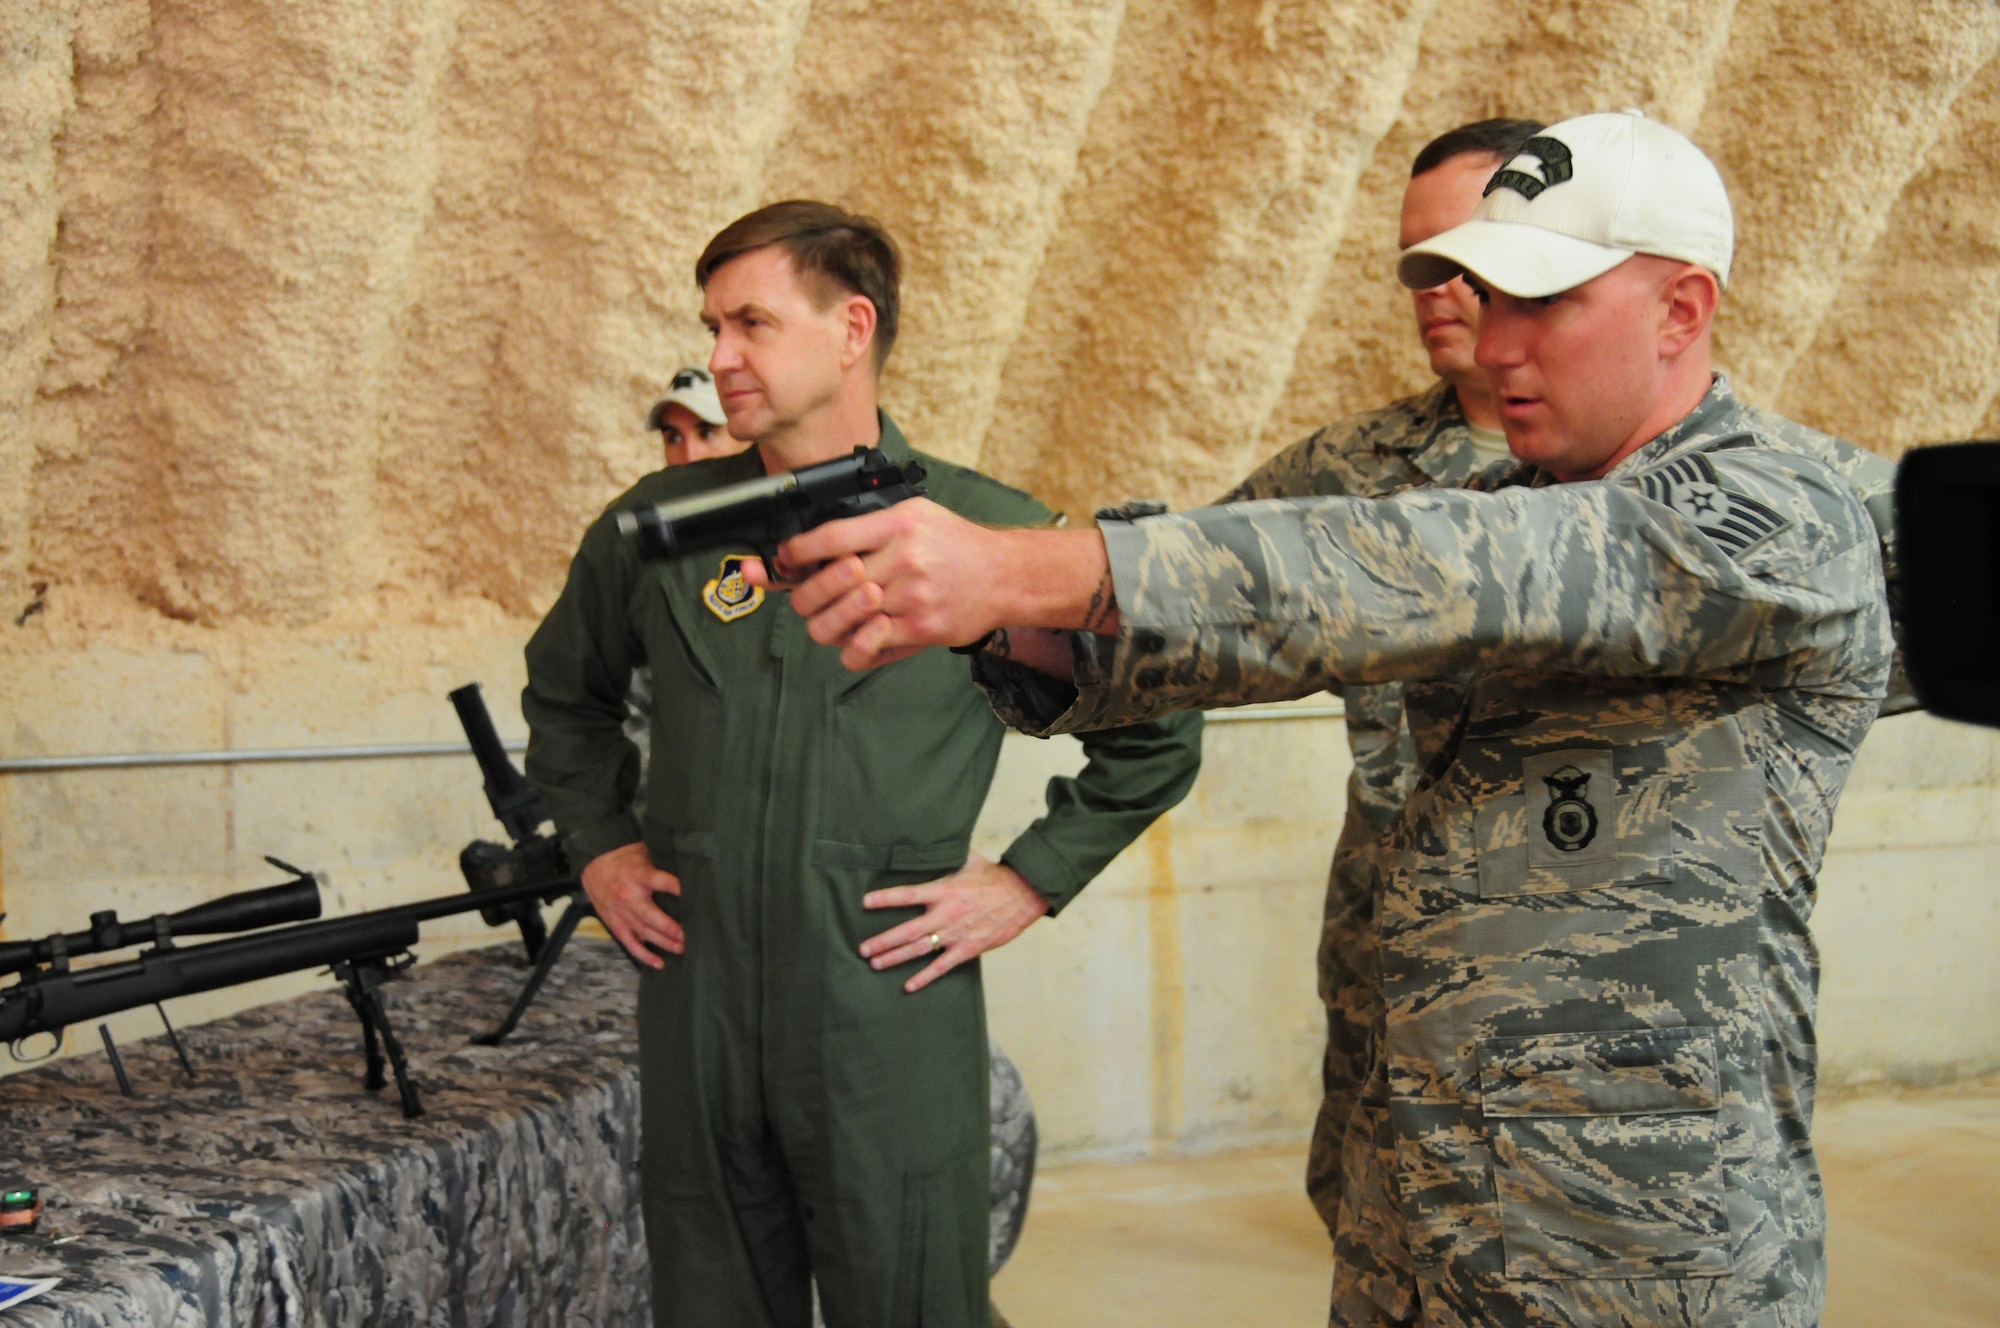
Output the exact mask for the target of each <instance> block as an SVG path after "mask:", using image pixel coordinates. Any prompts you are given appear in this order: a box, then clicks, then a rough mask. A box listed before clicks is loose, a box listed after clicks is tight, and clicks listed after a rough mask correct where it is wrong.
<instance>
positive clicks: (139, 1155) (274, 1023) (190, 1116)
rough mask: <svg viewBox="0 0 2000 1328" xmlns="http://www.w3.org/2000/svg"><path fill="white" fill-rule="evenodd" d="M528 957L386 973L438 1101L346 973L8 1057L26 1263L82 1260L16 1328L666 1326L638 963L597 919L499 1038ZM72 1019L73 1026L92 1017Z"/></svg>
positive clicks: (6, 1120)
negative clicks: (374, 1060)
mask: <svg viewBox="0 0 2000 1328" xmlns="http://www.w3.org/2000/svg"><path fill="white" fill-rule="evenodd" d="M525 973H526V970H525V967H524V966H523V964H522V963H521V960H520V950H519V947H518V946H515V945H511V944H510V945H505V946H494V947H491V948H488V949H484V950H476V951H469V952H466V953H462V954H456V955H451V956H448V957H446V958H444V959H441V960H439V961H438V962H437V963H435V964H429V965H426V966H424V967H421V968H417V969H413V970H411V972H410V973H409V974H408V975H407V976H405V977H404V978H402V979H400V980H398V981H395V982H391V983H389V984H388V985H387V986H386V987H384V988H383V996H384V999H385V1001H386V1002H387V1004H388V1007H389V1017H390V1019H391V1020H392V1021H393V1023H394V1025H395V1029H396V1033H397V1036H398V1038H399V1039H400V1040H401V1041H402V1043H403V1046H404V1050H405V1051H406V1052H407V1053H408V1054H409V1058H410V1066H411V1071H412V1074H413V1076H414V1078H415V1080H416V1082H417V1087H418V1091H419V1092H420V1093H421V1094H422V1095H423V1102H424V1108H425V1113H426V1114H425V1115H424V1116H423V1117H422V1118H421V1119H419V1120H414V1121H406V1120H404V1119H403V1116H402V1112H401V1110H400V1109H399V1107H398V1105H397V1101H396V1094H395V1089H394V1085H393V1081H392V1083H391V1086H390V1087H389V1088H388V1089H386V1090H384V1091H383V1092H381V1093H379V1094H375V1093H369V1092H367V1091H366V1090H364V1089H363V1088H362V1086H361V1073H362V1065H363V1062H362V1056H361V1038H360V1028H359V1025H358V1023H357V1022H356V1020H355V1018H354V1014H353V1011H352V1010H350V1009H349V1008H348V1005H347V1002H346V1001H345V1000H344V999H343V998H342V996H341V995H340V992H339V990H338V989H337V988H335V987H333V986H331V984H329V986H328V989H327V990H326V991H323V992H316V993H314V994H312V995H309V996H304V997H301V998H299V999H297V1000H293V1001H286V1002H282V1003H279V1004H275V1005H266V1006H262V1007H260V1008H258V1009H254V1010H249V1011H245V1012H244V1013H242V1014H239V1015H236V1016H234V1017H233V1018H229V1019H224V1020H218V1021H217V1022H215V1023H212V1024H205V1025H202V1026H200V1027H196V1028H189V1029H183V1030H182V1031H181V1038H182V1040H183V1041H184V1042H185V1043H186V1044H187V1046H188V1050H189V1053H190V1054H191V1056H192V1057H193V1060H194V1065H195V1072H196V1075H197V1081H196V1082H195V1083H193V1084H189V1083H188V1082H187V1080H186V1078H185V1077H184V1076H183V1075H182V1073H181V1069H180V1066H179V1064H178V1063H177V1062H176V1061H175V1059H174V1056H173V1052H172V1049H171V1048H170V1047H169V1046H168V1044H167V1042H166V1040H165V1039H164V1038H154V1039H150V1040H148V1041H146V1042H142V1043H135V1044H132V1045H130V1046H127V1047H124V1048H123V1049H122V1051H123V1055H124V1058H125V1063H126V1068H127V1070H128V1072H129V1073H130V1075H131V1077H132V1081H133V1085H134V1087H135V1088H136V1089H137V1091H138V1093H139V1096H138V1097H136V1098H124V1097H120V1096H119V1093H118V1088H117V1085H116V1082H115V1080H114V1079H113V1077H112V1073H111V1068H110V1066H109V1065H107V1064H106V1063H105V1058H104V1056H103V1055H102V1054H99V1055H94V1056H84V1057H78V1058H76V1059H72V1060H66V1061H60V1062H57V1063H54V1064H52V1065H48V1066H45V1067H43V1068H42V1069H39V1070H33V1071H29V1072H27V1073H24V1074H18V1075H15V1076H13V1077H12V1078H8V1079H4V1080H0V1172H4V1173H8V1174H12V1173H14V1172H19V1173H20V1174H22V1175H23V1176H25V1177H26V1178H27V1179H28V1180H30V1181H32V1182H34V1183H36V1184H39V1185H40V1186H41V1187H42V1193H43V1197H44V1201H45V1203H46V1209H45V1211H44V1214H43V1218H42V1222H41V1226H40V1229H39V1230H38V1231H37V1233H36V1234H35V1235H32V1236H8V1237H5V1238H0V1274H6V1275H10V1276H21V1277H60V1278H62V1279H63V1283H62V1285H61V1286H60V1287H58V1288H56V1290H55V1291H53V1292H51V1293H49V1294H48V1295H47V1296H45V1297H43V1298H42V1299H40V1300H36V1301H32V1302H29V1303H28V1304H25V1305H20V1306H16V1307H15V1308H13V1309H10V1310H6V1311H0V1325H4V1328H17V1326H19V1328H30V1326H32V1328H57V1326H58V1325H60V1328H139V1326H140V1325H148V1326H150V1325H169V1324H171V1325H174V1326H175V1328H181V1326H182V1325H185V1326H186V1328H207V1326H208V1325H224V1326H226V1328H237V1326H239V1325H241V1326H248V1325H256V1326H257V1328H265V1326H267V1325H269V1326H272V1328H279V1326H282V1328H294V1326H299V1328H363V1326H364V1325H365V1326H366V1328H394V1326H395V1325H405V1324H424V1325H439V1326H443V1325H451V1326H452V1328H458V1326H459V1325H480V1326H481V1328H484V1326H485V1325H494V1328H508V1326H510V1325H517V1324H519V1325H556V1324H561V1325H581V1326H585V1328H591V1326H595V1325H629V1326H630V1328H645V1325H647V1324H649V1323H650V1322H651V1319H650V1315H649V1312H648V1304H647V1301H648V1286H649V1282H648V1279H647V1274H646V1244H645V1239H644V1233H643V1230H642V1229H641V1226H640V1209H639V1189H638V1172H637V1170H636V1164H637V1150H638V1131H637V1128H636V1123H637V1118H638V1072H637V1068H636V1065H635V1062H634V1056H635V1054H636V1051H637V1045H638V1042H637V1036H636V1032H635V1029H634V1024H633V1010H634V1005H635V1001H636V996H635V991H634V988H635V985H636V978H635V977H634V975H633V972H632V969H631V967H630V965H629V964H628V963H627V961H625V960H624V959H623V958H622V957H621V956H620V955H619V954H618V953H617V951H616V950H615V949H614V948H613V947H612V946H611V945H610V944H609V943H608V942H605V941H601V940H590V939H587V938H583V937H578V938H576V939H575V940H573V941H572V942H571V943H570V950H569V952H568V953H566V954H565V955H564V957H563V959H562V962H561V963H559V964H558V965H557V966H556V968H555V970H554V971H553V972H552V973H551V975H550V977H549V981H548V985H547V986H546V987H544V988H543V990H542V994H541V996H540V998H539V999H538V1000H537V1001H536V1003H535V1005H534V1006H533V1007H532V1008H531V1009H530V1011H529V1013H528V1016H527V1018H526V1019H524V1020H523V1021H522V1023H521V1026H520V1028H519V1029H517V1030H516V1031H515V1033H514V1035H513V1037H512V1038H510V1039H509V1041H508V1043H507V1045H505V1046H503V1047H479V1046H474V1045H472V1044H471V1043H470V1041H469V1039H470V1038H471V1036H472V1034H474V1033H476V1032H480V1031H483V1030H485V1029H487V1028H490V1027H492V1026H493V1025H494V1024H495V1023H497V1022H498V1021H499V1019H500V1016H501V1015H502V1014H503V1013H504V1012H505V1010H506V1008H507V1006H508V1004H509V1002H511V1001H512V1000H513V997H514V994H515V991H516V989H517V988H518V987H519V985H520V982H521V980H522V979H523V977H524V976H525ZM88 1035H89V1032H88V1030H85V1029H72V1030H71V1032H70V1036H71V1037H77V1036H88ZM992 1085H993V1087H992V1092H993V1195H994V1203H993V1217H992V1246H991V1254H992V1257H991V1262H992V1266H993V1267H994V1268H996V1269H997V1268H998V1267H999V1266H1000V1264H1001V1263H1002V1262H1004V1261H1005V1259H1006V1258H1007V1255H1008V1254H1009V1253H1011V1252H1012V1250H1013V1247H1014V1243H1015V1241H1016V1240H1017V1239H1018V1238H1019V1236H1020V1231H1021V1224H1022V1222H1023V1221H1024V1220H1025V1219H1026V1216H1027V1205H1028V1191H1029V1186H1030V1184H1031V1183H1032V1180H1033V1175H1034V1164H1035V1119H1034V1113H1033V1109H1032V1107H1031V1105H1030V1103H1029V1100H1028V1095H1027V1091H1026V1089H1025V1088H1024V1087H1023V1086H1022V1084H1021V1079H1020V1075H1019V1074H1018V1073H1017V1072H1016V1071H1015V1069H1014V1067H1013V1065H1012V1064H1011V1063H1010V1062H1009V1061H1008V1060H1007V1058H1006V1057H1005V1056H1004V1055H1002V1054H1001V1053H1000V1052H999V1050H998V1049H997V1048H995V1049H993V1078H992Z"/></svg>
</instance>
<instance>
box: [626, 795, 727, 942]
mask: <svg viewBox="0 0 2000 1328" xmlns="http://www.w3.org/2000/svg"><path fill="white" fill-rule="evenodd" d="M643 829H644V831H645V836H646V856H647V857H649V858H651V859H652V860H653V865H654V866H655V867H658V868H659V869H660V870H661V871H663V872H672V873H673V874H674V875H675V876H678V877H680V880H681V893H680V894H679V895H670V894H667V893H665V892H664V891H662V892H660V893H657V894H655V895H654V896H653V902H654V903H656V904H658V905H659V906H660V907H661V909H663V910H664V911H665V912H666V914H667V916H668V917H670V918H672V919H673V920H674V921H676V922H684V921H685V919H684V918H682V916H681V909H682V901H683V900H684V899H685V898H686V895H687V890H688V878H689V877H690V876H691V875H692V876H695V877H702V876H705V875H706V874H707V872H706V869H707V867H708V864H710V863H711V862H713V861H714V860H715V832H714V831H712V830H677V829H675V828H674V827H673V826H670V825H666V824H663V823H662V822H659V821H656V820H654V819H653V818H652V817H650V816H649V817H647V818H646V820H645V824H644V826H643Z"/></svg>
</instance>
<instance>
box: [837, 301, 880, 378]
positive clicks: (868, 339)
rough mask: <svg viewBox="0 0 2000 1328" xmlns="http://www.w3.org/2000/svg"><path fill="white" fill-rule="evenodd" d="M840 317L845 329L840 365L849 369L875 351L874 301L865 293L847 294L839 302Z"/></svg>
mask: <svg viewBox="0 0 2000 1328" xmlns="http://www.w3.org/2000/svg"><path fill="white" fill-rule="evenodd" d="M840 317H841V323H842V326H843V327H844V328H845V329H846V336H845V338H844V339H843V340H842V342H841V346H840V367H841V368H843V369H849V368H852V367H853V366H854V365H856V364H858V363H860V362H861V361H862V360H863V359H866V358H868V357H870V356H872V355H873V354H874V353H875V301H873V300H871V299H869V298H868V297H867V296H866V295H849V296H848V297H847V298H846V299H844V300H842V301H841V302H840Z"/></svg>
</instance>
